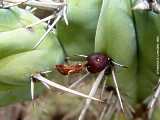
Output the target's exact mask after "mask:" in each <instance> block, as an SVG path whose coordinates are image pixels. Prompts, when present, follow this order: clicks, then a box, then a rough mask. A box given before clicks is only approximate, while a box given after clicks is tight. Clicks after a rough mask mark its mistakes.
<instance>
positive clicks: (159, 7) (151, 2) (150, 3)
mask: <svg viewBox="0 0 160 120" xmlns="http://www.w3.org/2000/svg"><path fill="white" fill-rule="evenodd" d="M133 9H134V10H149V11H153V12H155V13H157V14H159V13H160V4H159V3H158V2H157V0H140V1H138V2H137V4H136V5H135V6H134V7H133Z"/></svg>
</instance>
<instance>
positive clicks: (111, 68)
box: [56, 53, 126, 120]
mask: <svg viewBox="0 0 160 120" xmlns="http://www.w3.org/2000/svg"><path fill="white" fill-rule="evenodd" d="M77 56H80V57H83V58H85V60H86V63H84V64H79V65H78V64H77V65H64V64H61V65H57V66H56V68H57V70H58V71H59V72H60V73H61V74H63V75H68V74H74V73H79V72H81V71H82V70H87V74H86V75H84V76H82V78H80V79H79V80H77V81H76V82H74V83H73V84H71V85H70V86H69V88H73V87H75V86H76V85H78V84H79V83H80V82H81V81H82V80H83V79H84V78H85V77H86V76H88V75H89V74H96V73H99V74H98V76H97V78H96V80H95V82H94V84H93V86H92V89H91V91H90V93H89V96H90V97H93V96H94V95H95V93H96V91H97V89H98V86H99V85H100V83H101V81H102V79H103V78H104V76H105V75H109V74H112V77H113V82H114V84H115V89H116V93H117V96H118V99H119V103H120V106H121V109H122V111H124V108H123V104H122V100H121V96H120V92H119V89H118V85H117V81H116V77H115V65H117V66H121V67H126V66H124V65H121V64H118V63H116V62H114V61H113V60H112V59H111V58H110V57H109V56H107V55H105V54H103V53H93V54H91V55H89V56H85V55H77ZM84 68H85V69H84ZM105 84H106V80H105V81H104V86H105ZM102 91H104V90H102ZM90 103H91V100H90V99H87V100H86V104H85V106H84V108H83V109H82V111H81V114H80V116H79V120H83V117H84V115H85V113H86V111H87V109H88V108H89V105H90Z"/></svg>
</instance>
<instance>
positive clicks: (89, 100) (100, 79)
mask: <svg viewBox="0 0 160 120" xmlns="http://www.w3.org/2000/svg"><path fill="white" fill-rule="evenodd" d="M105 71H106V68H105V69H104V70H102V71H101V72H100V73H99V75H98V77H97V79H96V81H95V82H94V83H93V85H92V89H91V91H90V93H89V96H90V97H93V96H94V95H95V94H96V91H97V89H98V86H99V84H100V83H101V81H102V79H103V77H104V74H105ZM91 101H92V100H91V99H86V102H85V105H84V108H83V109H82V111H81V113H80V115H79V118H78V120H83V118H84V116H85V113H86V111H87V109H88V108H89V106H90V104H91Z"/></svg>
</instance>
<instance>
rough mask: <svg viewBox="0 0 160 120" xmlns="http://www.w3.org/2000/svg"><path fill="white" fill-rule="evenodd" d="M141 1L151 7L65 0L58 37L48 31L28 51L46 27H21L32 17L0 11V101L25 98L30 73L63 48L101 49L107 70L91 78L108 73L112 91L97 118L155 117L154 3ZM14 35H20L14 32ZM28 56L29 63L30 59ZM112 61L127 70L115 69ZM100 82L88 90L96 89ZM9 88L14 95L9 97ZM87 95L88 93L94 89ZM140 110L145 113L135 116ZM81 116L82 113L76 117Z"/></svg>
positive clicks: (126, 0)
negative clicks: (64, 9) (38, 44)
mask: <svg viewBox="0 0 160 120" xmlns="http://www.w3.org/2000/svg"><path fill="white" fill-rule="evenodd" d="M145 2H147V3H148V5H151V6H149V8H147V9H144V8H142V9H139V10H138V9H137V8H138V7H139V6H138V7H137V6H136V7H134V5H135V4H139V3H136V1H135V0H102V1H101V0H88V1H86V0H81V1H78V0H68V1H67V7H68V14H67V18H68V22H69V25H68V26H67V25H65V20H61V21H59V22H58V24H57V27H56V28H57V29H56V32H57V36H55V35H52V34H51V33H50V34H49V36H48V37H47V38H46V40H45V41H44V42H43V43H42V44H41V45H40V46H38V47H37V48H36V49H32V48H33V45H34V44H35V43H36V40H37V39H38V38H39V36H42V35H43V33H44V26H45V25H43V24H40V25H38V26H35V27H33V28H25V27H24V26H26V25H28V24H31V23H33V22H36V21H37V18H35V17H33V16H32V15H31V14H29V13H26V12H24V11H23V10H19V9H18V8H11V9H9V10H8V9H1V11H0V14H2V15H3V14H8V16H9V17H8V18H6V21H7V19H13V21H12V22H9V23H8V24H7V25H6V24H5V23H4V20H3V19H2V20H1V19H0V26H2V27H0V30H1V32H2V33H1V34H0V39H1V40H0V53H2V54H0V61H1V62H0V66H1V67H0V78H1V80H0V81H1V83H2V84H0V85H1V86H2V87H0V90H1V94H2V95H1V96H2V97H1V99H2V100H1V99H0V101H2V102H1V103H0V104H2V105H3V104H8V103H10V102H11V101H12V102H15V101H20V100H24V99H27V98H28V96H27V95H26V93H28V92H26V91H27V84H28V83H29V82H28V81H29V76H30V75H31V74H33V73H36V72H40V71H44V70H47V69H50V68H51V67H52V66H53V65H55V64H59V63H61V62H62V60H63V57H64V54H63V50H64V52H66V55H67V56H73V55H80V56H82V55H84V56H85V55H90V54H93V53H103V54H105V55H107V56H108V57H107V59H108V58H109V59H110V60H111V62H109V63H110V65H111V66H109V68H111V71H109V73H106V70H107V68H106V66H107V65H106V66H105V68H104V69H103V70H101V71H98V72H100V74H99V76H98V77H97V79H96V81H98V82H99V83H100V82H101V80H102V78H103V76H107V77H105V78H108V79H107V80H106V82H105V86H106V87H110V88H112V89H111V90H108V91H106V92H108V96H109V95H111V100H108V102H109V106H107V107H106V108H105V107H104V116H103V114H101V115H102V116H101V117H100V118H103V117H104V118H105V119H122V120H125V119H136V118H137V117H141V119H154V120H158V118H159V117H158V116H159V115H158V114H159V108H158V104H157V103H155V102H154V101H158V98H157V97H158V95H156V93H157V94H159V93H158V92H159V91H158V89H159V85H158V86H157V83H158V79H159V71H158V70H159V67H160V65H159V61H158V60H159V49H158V48H159V36H160V30H159V29H160V24H159V18H160V17H159V14H158V13H159V9H158V6H159V3H157V2H155V0H153V1H149V0H146V1H145ZM140 4H143V3H140ZM135 8H136V9H135ZM12 12H14V14H13V13H12ZM22 13H23V14H22ZM1 21H2V22H1ZM3 25H6V26H3ZM17 33H18V34H20V35H19V36H17ZM51 38H53V40H50V39H51ZM22 39H23V42H22ZM57 39H58V40H59V41H60V43H61V45H62V47H61V46H60V44H59V42H58V41H57ZM62 48H63V50H62ZM5 51H7V52H5ZM44 57H45V61H44V60H43V58H44ZM31 58H33V60H32V61H30V60H29V59H31ZM86 58H87V57H86ZM85 60H86V61H87V59H85ZM87 62H88V61H87ZM117 63H119V64H118V65H119V66H122V65H124V66H127V68H122V67H120V68H118V67H117V66H116V64H117ZM25 64H26V65H27V66H25ZM113 64H115V65H113ZM120 64H122V65H120ZM17 66H20V67H17ZM86 66H87V65H86ZM112 68H114V69H115V76H116V78H117V83H118V86H117V85H116V84H115V76H114V73H113V71H112ZM87 69H88V68H87ZM89 72H90V71H89ZM95 73H96V72H95ZM105 74H106V75H105ZM112 75H113V77H112ZM27 80H28V81H27ZM99 83H97V86H96V87H95V86H94V87H93V88H96V89H97V87H98V84H99ZM114 84H115V85H114ZM24 86H25V87H24ZM156 86H157V87H156ZM154 87H156V92H155V93H154V91H153V89H154ZM38 88H39V89H41V87H38ZM19 89H22V90H21V91H20V90H19ZM114 89H115V90H116V92H114ZM14 90H15V91H14ZM6 91H7V92H6ZM10 91H12V92H13V93H16V94H13V95H12V94H11V93H10ZM37 91H41V90H37ZM117 91H118V92H117ZM119 92H120V93H121V94H119ZM17 93H18V94H24V95H23V98H20V97H21V96H20V97H18V96H17V95H18V94H17ZM94 93H95V91H94ZM8 94H10V95H8ZM3 96H5V97H3ZM15 96H16V97H15ZM119 96H120V97H119ZM89 97H93V91H91V92H90V94H89ZM154 97H155V98H154ZM117 98H119V102H120V103H121V99H122V103H123V105H122V103H121V104H119V102H117ZM112 101H113V102H114V103H112ZM86 103H87V104H86V106H88V105H89V104H90V103H91V100H89V99H87V100H86ZM152 103H153V104H152ZM151 104H152V105H151ZM123 107H124V109H123ZM154 108H155V110H154ZM85 109H86V110H87V108H85ZM105 109H107V111H106V112H105ZM110 109H111V110H110ZM121 109H122V110H123V112H122V110H121ZM132 109H134V110H132ZM141 109H144V111H143V112H142V113H141V114H140V116H139V113H138V112H139V110H141ZM83 110H84V109H83ZM83 110H82V112H83ZM86 110H85V111H86ZM152 112H153V114H152ZM146 114H147V115H146ZM146 116H147V117H146ZM152 116H153V117H152ZM82 119H83V116H82V115H81V116H80V117H79V120H82Z"/></svg>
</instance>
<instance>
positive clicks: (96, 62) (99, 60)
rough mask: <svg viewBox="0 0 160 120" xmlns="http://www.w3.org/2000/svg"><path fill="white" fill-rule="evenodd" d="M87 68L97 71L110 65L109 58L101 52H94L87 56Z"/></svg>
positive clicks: (92, 71) (93, 71) (90, 70)
mask: <svg viewBox="0 0 160 120" xmlns="http://www.w3.org/2000/svg"><path fill="white" fill-rule="evenodd" d="M86 66H87V70H88V71H89V72H91V73H98V72H100V71H102V70H103V69H104V68H107V67H110V58H109V57H108V56H106V55H104V54H102V53H94V54H91V55H89V56H88V57H87V64H86Z"/></svg>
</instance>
